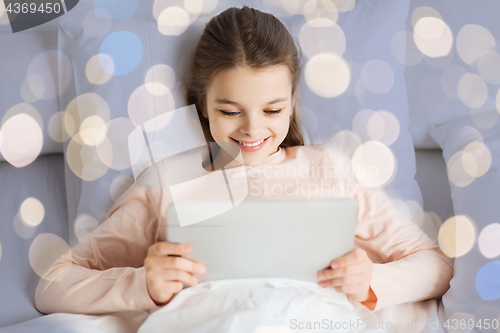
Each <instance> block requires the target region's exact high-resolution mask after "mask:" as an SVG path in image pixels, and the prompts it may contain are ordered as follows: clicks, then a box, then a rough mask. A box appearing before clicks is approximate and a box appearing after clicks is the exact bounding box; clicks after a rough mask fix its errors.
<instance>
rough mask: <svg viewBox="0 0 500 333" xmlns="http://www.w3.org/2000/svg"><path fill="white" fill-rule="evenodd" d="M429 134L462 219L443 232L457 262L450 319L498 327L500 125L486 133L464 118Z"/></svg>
mask: <svg viewBox="0 0 500 333" xmlns="http://www.w3.org/2000/svg"><path fill="white" fill-rule="evenodd" d="M495 112H496V110H495ZM477 117H479V118H480V117H486V118H488V117H489V115H488V112H484V113H483V114H480V115H477ZM429 133H430V135H431V136H432V138H433V139H434V140H435V141H436V142H437V143H438V144H439V146H440V147H441V148H442V149H443V157H444V159H445V161H446V163H447V168H448V175H449V177H448V178H449V183H450V187H451V196H452V200H453V208H454V211H455V214H456V216H455V217H453V218H451V219H449V220H447V221H446V222H444V224H443V225H442V227H441V230H440V232H439V242H440V246H441V248H442V249H443V251H444V252H445V253H446V254H448V255H449V256H451V257H456V258H455V267H454V276H453V279H452V280H451V282H450V289H449V290H448V291H447V292H446V294H444V295H443V298H442V300H443V305H444V309H445V312H446V317H447V318H450V319H451V318H458V320H460V318H462V320H463V321H464V322H465V321H466V320H469V319H473V321H474V323H476V324H478V322H479V320H481V323H483V325H486V321H489V323H490V325H493V324H494V323H493V321H495V320H498V317H499V316H500V285H499V283H498V276H499V267H500V265H499V262H498V255H499V254H500V248H499V246H498V239H499V230H500V225H499V224H498V222H499V221H498V216H500V205H498V202H499V200H500V192H499V191H498V184H500V123H498V122H497V123H496V124H495V125H494V126H493V127H492V128H490V129H488V130H484V129H479V128H477V126H476V124H475V122H474V121H473V120H472V119H471V118H470V117H463V118H460V119H457V120H454V121H451V122H448V123H445V124H442V125H439V126H436V125H434V126H431V127H430V129H429ZM471 322H472V321H471ZM476 330H477V328H476Z"/></svg>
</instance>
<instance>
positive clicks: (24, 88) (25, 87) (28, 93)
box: [21, 78, 43, 103]
mask: <svg viewBox="0 0 500 333" xmlns="http://www.w3.org/2000/svg"><path fill="white" fill-rule="evenodd" d="M42 94H43V92H42ZM21 97H22V98H23V99H24V101H25V102H26V103H35V102H36V101H38V100H39V99H40V98H39V97H37V96H36V95H35V94H34V93H33V91H32V90H31V87H30V85H29V83H28V78H25V79H24V80H23V83H21Z"/></svg>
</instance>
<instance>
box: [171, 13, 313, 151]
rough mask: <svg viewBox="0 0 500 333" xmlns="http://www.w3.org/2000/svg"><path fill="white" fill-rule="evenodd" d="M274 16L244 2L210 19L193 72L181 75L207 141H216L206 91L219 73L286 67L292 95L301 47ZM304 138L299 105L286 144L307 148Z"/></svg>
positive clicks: (191, 69)
mask: <svg viewBox="0 0 500 333" xmlns="http://www.w3.org/2000/svg"><path fill="white" fill-rule="evenodd" d="M295 42H296V40H295V38H293V37H292V36H291V35H290V33H289V32H288V30H287V29H286V27H285V26H284V25H283V23H282V22H281V21H280V20H279V19H277V18H276V17H275V16H273V15H271V14H268V13H264V12H261V11H259V10H257V9H254V8H250V7H248V6H246V5H244V6H243V7H242V8H236V7H230V8H228V9H226V10H224V11H223V12H221V13H220V14H219V15H217V16H215V17H213V18H212V19H210V21H209V22H208V23H207V24H206V26H205V29H204V30H203V33H202V35H201V36H200V39H199V41H198V44H197V46H196V49H195V51H194V54H193V57H192V59H191V64H190V66H189V68H188V73H187V75H186V76H184V77H183V79H182V83H181V84H182V90H183V91H184V94H185V95H184V99H185V101H186V103H187V105H191V104H195V106H196V109H197V111H198V117H199V118H200V122H201V126H202V128H203V132H204V134H205V138H206V139H207V141H215V140H214V139H213V137H212V134H211V133H210V126H209V122H208V119H207V118H205V117H203V115H202V112H201V110H202V108H203V109H204V108H205V107H206V93H207V90H208V86H209V84H210V83H211V81H212V78H213V77H214V76H215V75H216V74H217V72H218V71H220V70H223V69H230V68H243V67H248V68H250V69H253V70H259V69H263V68H265V67H268V66H277V65H286V66H287V67H288V68H289V70H290V73H291V77H292V96H293V95H294V93H295V91H296V88H297V84H298V83H299V80H300V73H301V66H300V61H301V59H302V51H301V49H300V45H299V43H298V42H297V45H298V47H299V50H298V51H297V48H296V46H295V44H294V43H295ZM303 145H304V139H303V137H302V132H301V130H300V127H299V124H298V120H297V117H296V112H295V106H293V113H292V117H291V119H290V127H289V129H288V134H287V135H286V137H285V139H284V140H283V142H282V143H281V144H280V146H281V147H291V146H303Z"/></svg>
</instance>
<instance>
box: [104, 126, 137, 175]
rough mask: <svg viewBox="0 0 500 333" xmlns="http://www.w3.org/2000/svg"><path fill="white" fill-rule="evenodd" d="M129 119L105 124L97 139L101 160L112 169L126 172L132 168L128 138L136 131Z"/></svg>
mask: <svg viewBox="0 0 500 333" xmlns="http://www.w3.org/2000/svg"><path fill="white" fill-rule="evenodd" d="M135 128H136V127H135V125H134V124H133V123H132V121H130V119H128V118H124V117H119V118H115V119H112V120H110V121H109V122H108V123H106V124H103V127H102V128H101V130H100V132H99V133H98V135H97V137H98V138H99V139H98V140H97V141H99V143H98V144H97V147H96V148H97V153H98V154H99V157H100V158H101V160H102V161H103V162H104V163H105V164H106V165H107V166H108V167H109V168H111V169H114V170H124V169H127V168H130V157H129V150H128V137H129V135H130V133H132V131H133V130H134V129H135Z"/></svg>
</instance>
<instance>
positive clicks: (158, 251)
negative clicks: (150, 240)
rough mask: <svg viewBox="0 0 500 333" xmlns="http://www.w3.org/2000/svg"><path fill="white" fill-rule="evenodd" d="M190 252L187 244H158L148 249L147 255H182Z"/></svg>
mask: <svg viewBox="0 0 500 333" xmlns="http://www.w3.org/2000/svg"><path fill="white" fill-rule="evenodd" d="M189 252H191V246H190V245H189V244H176V243H169V242H158V243H156V244H154V245H152V246H150V247H149V249H148V255H155V256H167V255H169V254H175V255H183V254H188V253H189Z"/></svg>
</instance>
